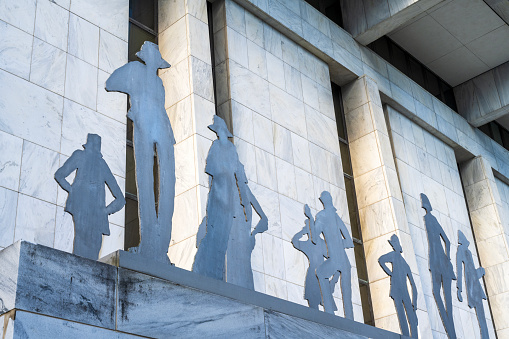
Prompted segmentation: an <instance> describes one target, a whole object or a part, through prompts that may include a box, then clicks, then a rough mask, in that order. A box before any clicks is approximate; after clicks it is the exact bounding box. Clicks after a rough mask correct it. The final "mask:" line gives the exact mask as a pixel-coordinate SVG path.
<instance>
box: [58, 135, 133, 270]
mask: <svg viewBox="0 0 509 339" xmlns="http://www.w3.org/2000/svg"><path fill="white" fill-rule="evenodd" d="M83 148H84V150H83V151H82V150H76V151H74V152H73V154H72V155H71V157H70V158H69V159H67V161H66V162H65V163H64V164H63V165H62V167H60V168H59V169H58V170H57V171H56V172H55V180H56V181H57V182H58V184H59V185H60V187H62V189H63V190H64V191H66V192H68V193H69V195H68V197H67V201H66V202H65V211H66V212H68V213H70V214H71V215H72V219H73V222H74V245H73V253H74V254H76V255H79V256H82V257H85V258H89V259H92V260H97V259H99V251H100V250H101V244H102V235H103V234H104V235H110V226H109V222H108V215H110V214H113V213H115V212H118V211H120V210H121V209H122V207H124V205H125V199H124V195H123V194H122V191H121V190H120V187H119V186H118V184H117V181H116V180H115V177H114V176H113V174H112V173H111V170H110V168H109V167H108V165H107V164H106V161H104V159H103V156H102V154H101V137H100V136H99V135H97V134H88V136H87V143H86V144H85V145H83ZM74 171H76V177H75V178H74V182H73V183H72V184H71V183H69V182H68V181H67V180H66V178H67V177H68V176H69V175H70V174H71V173H72V172H74ZM104 185H107V186H108V188H109V189H110V192H111V194H112V195H113V197H114V198H115V200H113V201H112V202H111V203H110V204H109V205H108V206H106V190H105V187H104Z"/></svg>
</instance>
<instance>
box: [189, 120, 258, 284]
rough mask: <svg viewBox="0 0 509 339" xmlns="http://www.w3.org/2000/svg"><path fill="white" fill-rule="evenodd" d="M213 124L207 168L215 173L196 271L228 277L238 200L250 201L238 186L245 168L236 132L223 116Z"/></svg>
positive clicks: (195, 264) (194, 269)
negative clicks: (234, 139)
mask: <svg viewBox="0 0 509 339" xmlns="http://www.w3.org/2000/svg"><path fill="white" fill-rule="evenodd" d="M209 128H210V129H211V130H212V131H213V132H215V133H216V135H217V140H215V141H214V142H212V146H210V150H209V153H208V155H207V165H206V166H205V172H206V173H207V174H208V175H210V176H211V177H212V179H211V180H210V191H209V195H208V201H207V218H206V229H205V235H204V236H203V239H202V240H201V242H200V244H199V246H198V252H197V253H196V256H195V258H194V264H193V271H194V272H196V273H198V274H201V275H205V276H208V277H211V278H214V279H218V280H225V273H226V272H225V259H226V251H227V248H228V241H229V238H230V231H231V228H232V225H233V219H234V217H235V215H236V211H235V202H236V201H238V198H237V197H236V196H238V195H239V194H241V196H240V200H241V201H248V200H249V199H248V198H247V197H245V196H243V195H244V194H245V191H244V190H240V191H239V189H238V186H237V178H239V177H241V175H240V173H241V171H243V168H242V166H240V161H239V157H238V155H237V149H236V148H235V145H234V144H233V143H231V142H230V141H229V140H228V137H232V134H231V133H230V132H229V131H228V128H227V127H226V123H225V122H224V120H223V119H221V118H220V117H219V116H217V115H215V116H214V123H213V124H212V125H210V126H209Z"/></svg>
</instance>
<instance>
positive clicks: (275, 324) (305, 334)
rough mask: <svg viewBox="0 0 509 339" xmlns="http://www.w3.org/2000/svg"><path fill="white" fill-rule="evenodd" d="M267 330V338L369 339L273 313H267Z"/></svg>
mask: <svg viewBox="0 0 509 339" xmlns="http://www.w3.org/2000/svg"><path fill="white" fill-rule="evenodd" d="M265 330H266V335H267V338H294V339H296V338H324V339H325V338H343V339H362V338H368V337H367V336H363V335H359V334H354V333H349V332H346V331H342V330H339V329H337V328H334V327H329V326H323V325H321V324H317V323H314V322H311V321H307V320H302V319H299V318H295V317H291V316H289V315H286V314H281V313H277V312H272V311H265Z"/></svg>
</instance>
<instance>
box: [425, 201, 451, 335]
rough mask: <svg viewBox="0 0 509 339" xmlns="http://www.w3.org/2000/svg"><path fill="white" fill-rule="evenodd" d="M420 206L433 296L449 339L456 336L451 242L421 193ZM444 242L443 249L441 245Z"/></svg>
mask: <svg viewBox="0 0 509 339" xmlns="http://www.w3.org/2000/svg"><path fill="white" fill-rule="evenodd" d="M421 202H422V208H424V209H425V210H426V215H425V216H424V224H425V225H426V234H427V237H428V248H429V270H430V272H431V282H432V285H433V297H434V298H435V302H436V304H437V307H438V311H439V313H440V317H441V318H442V322H443V324H444V328H445V331H446V332H447V335H448V336H449V338H451V339H455V338H456V331H455V329H454V320H453V317H452V295H451V284H452V281H453V280H456V276H455V275H454V269H453V267H452V263H451V242H450V241H449V238H447V235H446V234H445V231H444V229H443V228H442V226H440V223H439V222H438V220H437V219H436V218H435V216H433V215H432V214H431V211H432V210H433V208H432V207H431V203H430V202H429V199H428V197H427V196H426V195H425V194H424V193H421ZM442 240H443V242H444V243H445V251H444V247H443V245H442ZM441 288H442V289H443V291H444V299H445V305H446V306H447V308H446V306H444V302H443V301H442V298H441V296H440V289H441Z"/></svg>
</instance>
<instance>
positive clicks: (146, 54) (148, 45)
mask: <svg viewBox="0 0 509 339" xmlns="http://www.w3.org/2000/svg"><path fill="white" fill-rule="evenodd" d="M136 56H137V57H138V58H140V59H141V60H143V62H145V64H146V65H147V66H157V68H170V67H171V65H170V64H169V63H168V62H167V61H166V60H164V59H163V57H162V56H161V52H159V47H158V46H157V45H156V44H154V43H153V42H150V41H145V42H144V43H143V46H141V49H140V51H139V52H138V53H136Z"/></svg>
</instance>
